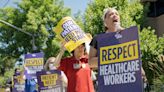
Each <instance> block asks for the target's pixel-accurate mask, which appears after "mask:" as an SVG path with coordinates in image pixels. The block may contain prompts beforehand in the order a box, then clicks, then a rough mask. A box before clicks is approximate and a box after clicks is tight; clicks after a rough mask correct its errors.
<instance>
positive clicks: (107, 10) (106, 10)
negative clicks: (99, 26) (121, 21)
mask: <svg viewBox="0 0 164 92" xmlns="http://www.w3.org/2000/svg"><path fill="white" fill-rule="evenodd" d="M111 10H116V7H113V8H111V7H108V8H105V9H104V10H103V16H102V19H103V21H104V20H105V18H106V15H107V13H109V12H110V11H111ZM116 11H117V10H116Z"/></svg>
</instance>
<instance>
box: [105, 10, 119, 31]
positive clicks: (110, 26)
mask: <svg viewBox="0 0 164 92" xmlns="http://www.w3.org/2000/svg"><path fill="white" fill-rule="evenodd" d="M103 22H104V26H105V31H111V32H113V31H117V30H118V29H120V28H121V26H120V16H119V13H118V11H117V10H116V9H115V8H106V9H104V14H103Z"/></svg>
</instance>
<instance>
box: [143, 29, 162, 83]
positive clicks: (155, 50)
mask: <svg viewBox="0 0 164 92" xmlns="http://www.w3.org/2000/svg"><path fill="white" fill-rule="evenodd" d="M140 44H141V51H142V60H143V67H144V69H145V71H146V75H147V78H148V79H149V83H153V80H152V79H153V78H155V77H159V76H160V75H163V74H164V61H162V60H161V57H160V56H161V55H164V54H163V52H164V37H159V38H158V37H157V35H155V30H152V29H150V27H149V28H147V29H146V28H144V29H143V30H142V32H140Z"/></svg>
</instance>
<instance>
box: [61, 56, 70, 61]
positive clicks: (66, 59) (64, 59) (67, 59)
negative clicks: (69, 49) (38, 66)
mask: <svg viewBox="0 0 164 92" xmlns="http://www.w3.org/2000/svg"><path fill="white" fill-rule="evenodd" d="M72 59H73V56H68V57H65V58H63V59H62V60H61V61H69V60H72Z"/></svg>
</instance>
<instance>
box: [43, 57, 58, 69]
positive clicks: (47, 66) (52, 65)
mask: <svg viewBox="0 0 164 92" xmlns="http://www.w3.org/2000/svg"><path fill="white" fill-rule="evenodd" d="M55 59H56V58H55V57H50V58H48V60H47V61H46V64H45V69H46V70H55V69H56V67H55Z"/></svg>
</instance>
